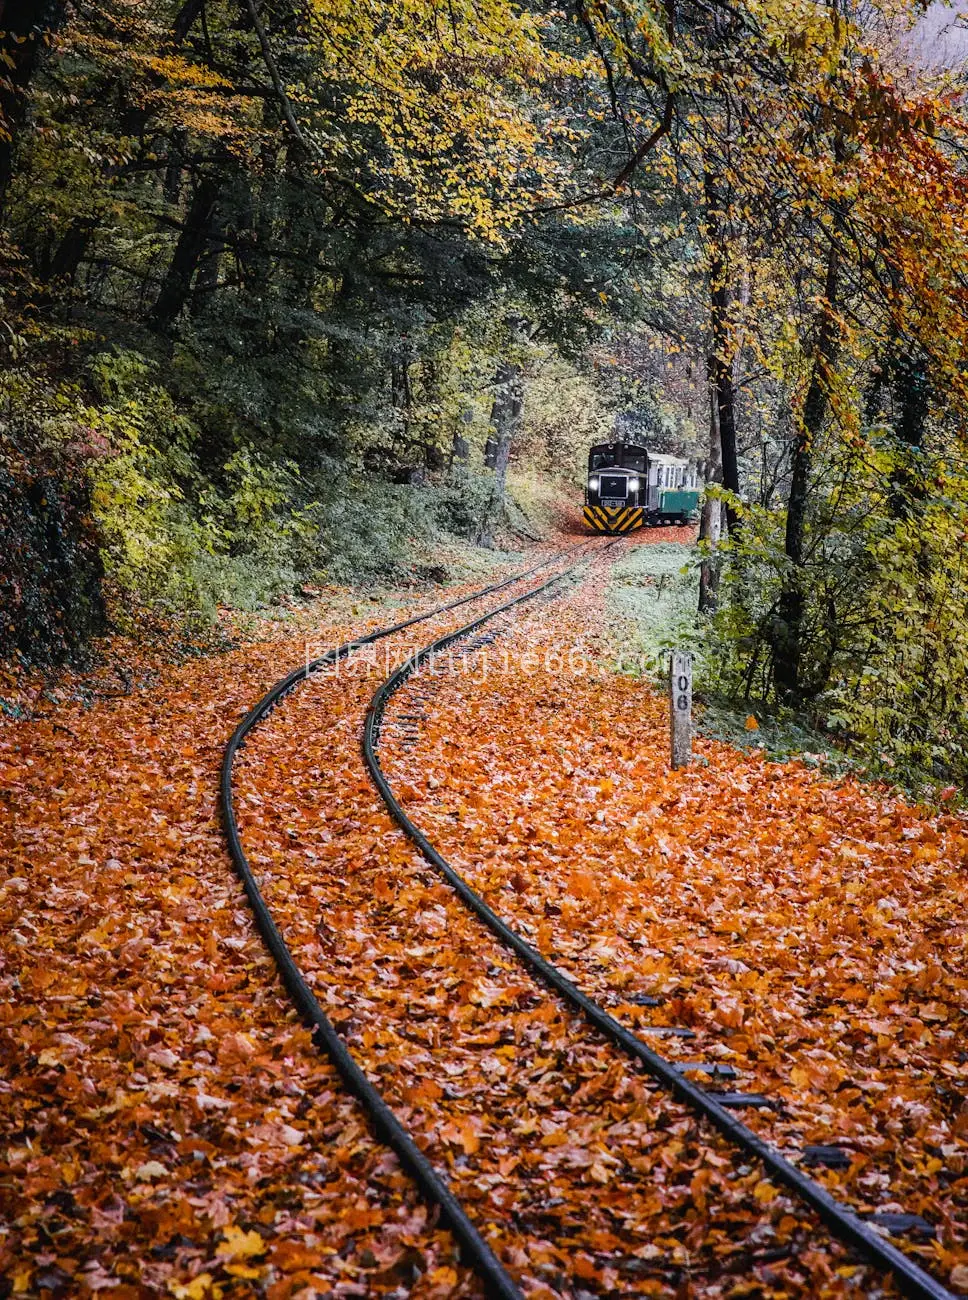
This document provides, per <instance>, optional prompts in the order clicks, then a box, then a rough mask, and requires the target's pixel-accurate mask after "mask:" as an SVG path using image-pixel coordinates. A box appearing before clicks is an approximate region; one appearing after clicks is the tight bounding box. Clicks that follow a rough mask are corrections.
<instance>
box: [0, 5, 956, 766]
mask: <svg viewBox="0 0 968 1300" xmlns="http://www.w3.org/2000/svg"><path fill="white" fill-rule="evenodd" d="M919 12H920V11H919V8H918V6H917V5H916V4H910V5H907V4H905V3H903V2H902V0H890V3H884V4H871V5H867V6H860V7H859V8H856V9H855V7H854V6H853V5H851V4H844V3H842V2H841V0H831V3H828V4H815V3H811V2H809V0H803V2H802V3H795V4H786V3H779V2H777V3H771V2H770V0H765V2H761V0H756V3H752V2H751V3H747V2H746V0H744V2H743V3H742V4H739V5H733V4H719V3H714V4H706V3H700V2H699V0H695V2H694V3H679V0H668V2H667V3H666V4H665V5H664V6H663V5H660V6H655V7H653V6H650V5H649V4H646V3H630V4H626V3H624V0H622V2H621V3H603V4H596V5H592V6H585V5H578V6H577V7H574V8H569V7H562V8H552V9H546V8H544V7H537V6H536V7H533V8H532V7H529V6H527V5H523V6H520V7H515V6H511V5H509V4H506V3H503V0H486V2H483V3H467V4H463V3H452V4H448V5H447V6H440V5H437V4H435V3H432V2H428V3H425V2H424V0H413V2H412V3H407V4H405V5H399V6H398V5H380V4H374V5H371V6H369V7H367V8H365V9H361V8H359V7H357V6H355V5H344V4H342V3H339V2H337V0H301V2H300V3H296V4H279V3H275V2H273V3H265V4H257V3H256V0H245V3H234V2H233V3H222V2H221V0H186V2H185V3H184V4H181V5H177V4H171V3H166V2H162V0H158V2H157V3H156V2H154V0H152V2H151V3H146V4H140V5H136V6H135V5H131V4H127V3H124V2H123V0H116V2H115V0H107V2H106V3H97V4H94V3H90V4H88V3H84V2H83V0H78V2H76V3H66V2H62V0H58V2H54V0H51V2H50V3H42V4H39V5H38V4H36V3H31V2H30V0H5V2H4V6H3V14H2V20H0V22H2V30H0V41H2V45H0V59H2V65H3V76H2V78H0V112H2V121H3V124H4V125H3V127H2V128H0V131H2V134H0V240H2V243H0V292H2V311H3V331H2V338H0V347H2V349H3V365H2V371H0V385H2V394H0V403H2V405H0V410H2V417H0V418H2V424H3V441H2V448H0V455H2V474H3V480H4V492H3V507H2V516H0V529H2V536H3V543H4V544H3V556H4V559H3V561H2V570H0V589H2V593H3V605H4V611H5V614H6V615H7V617H6V618H5V620H4V624H5V626H4V628H3V630H2V633H0V655H2V657H3V659H4V661H5V662H7V663H8V664H12V665H13V671H14V672H15V673H16V671H19V670H18V668H17V665H18V664H19V665H21V667H23V666H25V665H38V664H40V665H44V664H51V663H56V662H58V661H59V660H63V659H64V658H65V657H66V658H69V657H71V656H72V655H75V656H76V654H77V653H78V652H79V651H80V652H82V651H83V650H84V647H85V646H87V645H88V644H89V643H90V642H91V640H92V638H96V637H97V636H99V635H102V634H103V633H104V632H105V631H106V630H110V629H113V630H117V629H121V630H125V629H126V630H128V631H130V632H134V631H135V629H136V627H139V626H141V625H142V623H140V622H139V619H141V620H144V619H146V618H147V619H149V621H150V618H151V617H152V615H158V614H159V613H160V614H161V615H162V616H163V617H164V618H165V619H172V618H174V619H186V618H187V619H189V620H190V619H193V618H194V619H196V620H198V619H201V620H203V621H204V620H205V619H206V618H211V617H212V616H213V614H214V611H216V610H217V609H218V608H220V607H226V606H227V607H236V608H242V609H257V608H260V607H264V606H265V605H266V604H267V603H271V602H272V601H274V600H278V599H279V598H284V597H285V596H286V595H287V594H291V593H292V592H293V591H298V590H299V589H300V588H301V586H302V585H304V584H307V583H308V584H310V585H311V584H313V583H320V582H323V583H326V582H336V583H339V582H347V581H363V582H366V581H379V580H380V579H386V578H388V577H394V576H396V577H400V576H401V575H405V574H411V575H412V574H414V573H419V572H421V571H423V570H426V569H427V568H430V569H433V567H434V566H433V564H432V562H428V561H427V560H426V557H427V556H428V555H432V552H433V548H434V541H435V539H436V538H438V537H440V536H441V535H442V534H443V535H450V536H458V537H465V538H467V539H469V540H470V541H471V542H474V543H482V542H483V543H485V544H493V542H494V540H495V538H496V537H499V535H500V532H501V529H502V527H504V526H505V525H506V523H507V517H508V510H509V509H513V503H512V506H510V507H509V504H508V494H507V491H506V477H507V469H508V464H509V461H510V463H511V465H512V467H515V466H517V467H520V468H521V469H522V470H523V471H524V472H526V473H529V474H531V475H533V476H539V477H544V478H548V477H558V478H560V479H562V480H564V481H566V482H570V483H571V485H572V490H573V492H574V494H575V496H576V499H578V498H579V497H580V492H581V481H582V480H581V474H582V472H583V456H584V454H585V450H586V448H587V446H588V444H589V443H590V442H592V441H594V440H595V439H596V438H598V439H601V438H604V437H610V436H612V432H613V431H614V430H615V429H616V428H618V429H620V430H623V429H624V430H625V435H626V436H629V437H632V436H634V437H636V438H638V440H639V441H643V442H647V443H648V444H649V445H651V446H653V447H655V448H657V449H658V450H660V451H675V452H677V453H679V454H685V455H688V456H691V457H692V458H693V459H694V460H696V461H697V462H698V463H699V464H700V465H701V467H702V469H703V472H704V477H705V479H706V481H707V483H708V484H709V490H708V491H707V493H706V497H705V506H704V509H703V518H702V527H701V534H702V536H701V546H700V549H701V552H702V581H701V594H700V600H699V605H700V610H699V611H698V615H697V617H698V620H699V621H698V622H697V623H696V625H695V627H694V629H693V635H694V637H695V640H696V642H697V645H700V646H701V647H702V648H703V655H704V664H703V673H704V677H705V682H706V689H707V690H708V691H709V692H710V693H712V694H714V695H721V696H725V697H729V698H733V699H738V700H742V701H744V702H746V703H748V704H749V705H750V707H754V706H755V707H758V708H762V709H779V710H792V711H793V712H794V713H795V714H797V715H802V716H806V717H808V718H809V719H810V720H811V722H812V723H813V724H815V725H817V726H818V727H819V728H820V729H821V730H822V731H823V732H824V733H825V734H827V735H829V736H832V737H834V738H835V739H836V740H837V741H838V742H839V743H841V744H843V745H845V746H846V747H847V748H849V749H852V750H854V751H855V752H857V753H860V754H862V755H864V756H866V758H867V759H868V760H870V761H871V762H872V763H873V764H875V765H878V764H880V765H881V766H882V767H883V766H884V765H885V764H886V765H887V767H888V768H893V769H894V770H895V771H896V772H897V773H899V774H902V775H903V774H909V775H910V779H911V780H914V781H919V780H921V781H923V780H927V781H928V782H929V783H930V782H933V783H934V784H935V785H936V786H937V787H938V788H941V787H945V788H947V787H948V786H949V785H952V784H953V785H955V786H961V785H963V782H964V779H965V776H966V774H968V751H966V748H965V736H966V721H968V720H966V716H965V695H964V691H963V689H962V684H963V681H964V670H965V664H966V659H965V656H966V653H968V651H966V648H965V639H964V637H963V635H962V630H963V628H964V626H965V614H966V599H968V587H966V581H968V578H966V573H965V570H964V554H965V538H966V529H968V517H966V514H965V511H966V504H968V477H966V467H965V460H964V436H963V435H964V428H963V416H964V409H965V398H966V392H968V389H966V375H965V367H964V343H965V332H966V324H965V321H966V319H968V315H966V310H965V307H966V301H965V292H966V285H965V278H964V267H965V248H966V243H965V241H966V234H968V214H966V205H965V168H964V149H965V127H966V122H965V111H964V99H963V82H962V79H961V77H960V74H959V73H958V71H957V68H952V67H950V66H941V67H937V66H931V65H930V61H924V60H919V59H918V57H917V55H916V51H915V52H914V53H912V46H911V44H910V42H909V41H908V42H907V43H906V40H905V33H906V32H909V30H910V28H911V27H912V25H913V24H914V23H915V21H916V20H917V18H918V15H919ZM488 438H490V439H491V446H490V456H489V460H490V464H486V463H485V454H484V450H485V442H486V440H487V439H488ZM512 497H513V494H512ZM420 557H424V559H423V561H421V558H420Z"/></svg>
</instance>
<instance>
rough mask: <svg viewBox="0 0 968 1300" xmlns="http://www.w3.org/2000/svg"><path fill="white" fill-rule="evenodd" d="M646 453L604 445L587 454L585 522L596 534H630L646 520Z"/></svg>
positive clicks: (629, 446)
mask: <svg viewBox="0 0 968 1300" xmlns="http://www.w3.org/2000/svg"><path fill="white" fill-rule="evenodd" d="M647 472H648V453H647V452H646V450H645V448H644V447H633V446H631V445H629V444H628V443H621V442H620V443H603V444H601V445H600V446H597V447H592V449H591V451H590V452H589V453H588V479H587V485H586V488H585V522H586V523H587V524H589V525H590V526H591V527H592V528H594V529H595V531H596V532H599V533H630V532H632V531H633V530H634V529H636V528H641V527H642V524H643V522H644V519H645V509H644V507H645V503H646V488H647V482H646V478H647Z"/></svg>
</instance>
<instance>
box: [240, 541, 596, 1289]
mask: <svg viewBox="0 0 968 1300" xmlns="http://www.w3.org/2000/svg"><path fill="white" fill-rule="evenodd" d="M584 548H585V543H579V544H578V545H576V546H574V547H570V548H568V549H567V550H565V551H563V552H562V551H559V552H556V553H555V554H553V555H551V556H549V557H548V558H547V559H545V560H543V561H542V562H541V563H540V564H536V565H533V566H532V567H531V568H530V569H526V570H524V571H523V572H521V573H518V574H515V575H514V576H512V577H510V578H507V579H505V580H504V581H502V582H498V583H493V584H491V585H490V586H489V587H484V588H481V589H480V590H479V591H476V592H473V593H472V594H471V595H469V596H462V597H461V598H460V599H458V600H454V601H451V602H450V603H449V604H446V605H441V606H437V607H435V608H434V609H431V610H428V611H427V612H426V613H423V614H418V615H415V616H414V617H413V618H409V619H405V620H404V621H403V622H400V623H395V624H393V625H392V626H391V627H385V628H380V629H377V630H376V631H374V632H370V633H367V634H366V635H365V636H362V637H358V638H357V639H356V640H354V641H347V642H346V643H345V644H343V645H341V646H337V647H335V648H334V649H332V650H329V651H327V653H326V654H324V655H321V656H319V657H318V658H316V659H314V660H312V661H311V662H309V663H306V664H303V665H301V666H300V667H299V668H296V669H294V670H293V671H292V672H291V673H289V674H288V675H287V676H285V677H283V678H281V679H280V681H278V682H277V683H276V684H275V686H273V687H272V689H271V690H270V691H268V692H267V693H266V694H265V695H264V696H263V697H262V699H261V700H260V701H259V702H258V704H256V705H255V707H254V708H253V709H251V710H250V711H249V713H247V714H246V716H245V717H244V718H243V719H242V721H241V722H240V723H239V725H238V726H237V727H236V729H235V731H234V732H233V733H232V736H231V739H230V740H229V742H228V744H227V745H226V747H225V751H224V754H223V757H222V768H221V776H220V783H219V804H220V809H221V814H222V821H223V825H224V829H225V835H226V840H227V842H228V849H229V854H230V856H231V858H232V863H233V866H234V867H235V870H236V874H237V875H238V876H239V879H240V880H241V882H242V886H243V889H244V890H245V894H246V898H247V899H248V902H249V906H250V908H251V909H252V913H253V916H254V919H255V924H256V928H257V929H258V931H259V934H260V936H261V938H262V940H263V942H264V944H265V946H266V948H267V949H268V951H269V953H270V955H271V956H272V958H273V960H274V962H275V963H276V967H277V969H278V971H279V975H280V977H281V979H282V982H283V985H284V987H285V989H286V991H287V993H288V994H289V997H290V999H291V1001H292V1003H293V1005H294V1006H295V1007H296V1009H297V1011H298V1012H299V1014H300V1015H301V1016H302V1018H303V1020H304V1021H306V1023H307V1024H309V1025H310V1026H311V1027H312V1038H313V1042H314V1044H315V1045H316V1047H317V1048H318V1049H319V1050H321V1051H322V1052H324V1053H325V1054H326V1056H327V1057H328V1058H329V1060H330V1061H331V1063H332V1064H333V1066H334V1067H335V1068H336V1070H337V1072H338V1074H339V1076H340V1078H341V1079H342V1081H343V1083H344V1084H345V1086H346V1088H347V1090H348V1091H349V1092H350V1093H351V1094H352V1095H353V1096H354V1097H355V1098H356V1099H357V1101H359V1102H360V1103H361V1105H362V1106H363V1107H364V1109H365V1110H366V1112H367V1113H368V1114H369V1117H370V1121H371V1123H372V1126H373V1131H374V1133H375V1134H376V1136H377V1137H378V1138H379V1139H380V1141H382V1142H384V1143H385V1144H386V1145H387V1146H388V1147H390V1149H391V1150H392V1151H393V1152H394V1153H395V1155H396V1156H397V1158H398V1159H399V1160H400V1163H401V1165H402V1166H403V1168H404V1169H405V1170H406V1171H407V1172H408V1173H409V1174H410V1175H411V1177H412V1178H413V1180H414V1182H415V1183H416V1184H417V1186H418V1188H419V1189H420V1191H421V1193H422V1195H423V1196H424V1198H425V1199H426V1200H427V1201H429V1202H430V1203H431V1204H435V1205H437V1206H438V1207H439V1209H440V1214H441V1219H442V1221H443V1222H444V1223H445V1225H446V1226H447V1227H448V1228H449V1229H450V1231H451V1232H452V1233H453V1235H454V1237H455V1238H456V1240H457V1241H458V1243H459V1244H460V1246H461V1247H462V1249H463V1250H464V1251H465V1252H466V1255H467V1257H468V1259H469V1261H470V1262H471V1267H472V1268H473V1270H474V1272H475V1273H476V1274H477V1276H478V1277H479V1278H480V1280H481V1282H482V1283H483V1284H484V1287H485V1290H486V1292H487V1294H488V1295H489V1296H493V1297H495V1298H496V1300H524V1296H523V1293H522V1292H521V1291H520V1290H519V1288H518V1287H517V1285H516V1284H515V1283H514V1281H513V1280H512V1279H511V1277H510V1276H509V1275H508V1273H507V1272H506V1271H505V1269H504V1267H503V1265H502V1264H501V1262H500V1261H499V1260H498V1258H497V1256H496V1255H495V1254H494V1252H493V1251H492V1249H491V1247H490V1246H489V1245H488V1244H487V1242H486V1241H485V1240H484V1238H483V1237H482V1236H481V1234H480V1233H479V1231H478V1230H477V1228H476V1227H475V1226H474V1224H473V1222H472V1221H471V1219H470V1218H469V1217H468V1215H467V1213H466V1212H465V1210H464V1208H463V1206H462V1205H461V1204H460V1202H459V1200H458V1199H457V1198H456V1196H455V1195H454V1193H453V1192H452V1191H451V1190H450V1188H449V1187H448V1185H447V1183H446V1182H445V1181H444V1179H443V1178H442V1177H441V1175H440V1174H438V1172H437V1171H436V1169H435V1168H434V1166H433V1165H432V1164H431V1162H430V1161H429V1160H428V1158H427V1157H426V1156H425V1155H424V1153H423V1152H422V1151H421V1150H420V1148H419V1147H418V1146H417V1145H416V1143H415V1142H414V1140H413V1138H412V1137H411V1136H410V1134H409V1133H408V1131H407V1130H406V1129H405V1128H404V1126H403V1125H402V1124H401V1123H400V1121H399V1120H398V1119H397V1117H396V1115H395V1114H394V1112H393V1111H392V1110H391V1108H390V1107H389V1106H388V1105H387V1103H386V1102H385V1101H384V1100H383V1098H382V1096H381V1095H380V1093H379V1091H378V1090H377V1089H376V1088H375V1087H374V1086H373V1084H371V1083H370V1081H369V1079H368V1078H367V1076H366V1074H365V1073H364V1071H363V1070H362V1068H361V1067H360V1066H359V1065H358V1064H357V1062H356V1060H355V1059H354V1057H353V1055H352V1053H351V1052H350V1051H349V1049H348V1048H347V1046H346V1044H345V1042H344V1041H343V1039H342V1038H341V1036H340V1035H339V1034H338V1033H337V1031H336V1029H335V1028H334V1027H333V1025H332V1023H331V1022H330V1020H329V1018H328V1017H327V1015H326V1013H325V1012H324V1011H323V1008H322V1007H321V1006H320V1004H319V1002H318V1000H317V998H316V996H315V994H314V993H313V991H312V989H311V988H310V986H309V984H308V983H307V981H306V978H305V976H304V975H303V973H302V971H301V970H300V968H299V965H298V964H297V962H296V960H295V958H294V957H293V955H292V953H291V951H290V949H289V946H288V945H287V943H286V941H285V939H284V938H283V936H282V933H281V931H280V930H279V927H278V926H277V924H276V922H275V918H274V917H273V915H272V912H271V911H270V909H269V907H268V905H267V903H266V901H265V898H264V897H263V895H262V890H261V889H260V887H259V882H258V880H257V879H256V876H255V873H254V872H253V870H252V867H251V865H250V863H249V860H248V858H247V856H246V853H245V850H244V848H243V847H242V840H241V836H240V834H239V826H238V821H237V818H236V815H235V801H234V798H233V790H232V777H233V769H234V764H235V759H236V756H237V755H238V752H239V750H240V749H242V748H243V746H244V744H245V741H246V738H247V736H248V735H249V734H250V732H252V731H253V730H254V728H255V727H257V726H258V725H259V723H261V722H263V721H264V720H265V719H266V718H267V717H268V716H269V714H270V713H271V712H272V710H273V709H274V708H275V707H276V705H278V704H279V703H280V701H281V700H282V699H284V698H285V696H286V695H288V694H289V693H290V692H291V691H292V690H293V689H294V688H295V687H296V686H297V685H298V684H299V683H300V682H301V681H304V680H306V679H307V678H308V677H309V676H311V674H312V673H313V672H316V671H318V670H319V669H320V668H322V667H326V666H329V665H331V664H334V663H337V662H338V661H339V660H341V659H344V658H346V657H347V656H348V655H350V654H352V653H353V652H354V651H355V650H358V649H360V648H361V647H363V646H366V645H372V644H373V643H374V642H375V641H379V640H382V639H383V638H385V637H388V636H392V635H393V634H394V633H397V632H402V631H404V630H405V629H406V628H409V627H413V626H414V625H415V624H418V623H423V622H426V621H427V620H428V619H431V618H435V617H437V616H439V615H441V614H446V613H448V612H450V611H451V610H454V609H457V608H459V607H460V606H462V605H466V604H469V603H470V602H472V601H476V600H482V599H484V598H486V597H487V596H490V595H494V594H495V593H496V592H498V591H502V590H504V589H505V588H507V587H509V586H511V585H512V584H514V583H517V582H523V581H524V580H525V579H527V578H529V577H531V576H532V575H533V574H535V573H538V572H539V571H540V570H541V569H544V568H547V566H548V565H549V564H551V563H553V562H554V561H555V560H563V559H566V558H567V557H568V556H570V555H573V554H574V552H575V551H577V550H582V549H584ZM573 570H574V566H571V567H569V568H566V569H565V570H563V571H562V572H561V573H559V574H556V575H555V576H554V577H552V578H550V579H548V580H547V581H546V582H543V583H541V584H540V585H539V586H538V587H535V588H533V589H529V590H528V591H527V592H525V593H524V594H523V595H522V596H518V597H516V598H515V599H514V600H513V601H512V602H510V604H520V603H522V602H524V601H526V600H531V599H534V598H535V597H536V596H538V595H540V594H541V592H543V591H546V590H548V588H549V587H551V586H552V585H553V584H554V583H556V582H560V581H561V580H562V579H563V578H564V577H566V576H567V575H568V574H569V573H571V572H573ZM507 607H508V605H504V606H502V607H501V608H502V609H504V608H507Z"/></svg>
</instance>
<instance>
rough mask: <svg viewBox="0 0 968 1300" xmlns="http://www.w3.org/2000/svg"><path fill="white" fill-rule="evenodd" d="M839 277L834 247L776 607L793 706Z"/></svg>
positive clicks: (776, 666)
mask: <svg viewBox="0 0 968 1300" xmlns="http://www.w3.org/2000/svg"><path fill="white" fill-rule="evenodd" d="M839 273H840V265H839V259H838V255H837V251H836V249H834V248H832V249H831V250H830V254H829V256H828V259H827V278H826V284H825V286H824V295H825V304H824V307H823V309H822V310H823V316H822V318H821V320H820V324H819V329H818V332H817V342H816V346H815V348H814V355H813V366H812V369H811V374H810V385H809V387H808V389H807V396H806V400H805V401H804V404H803V415H802V417H801V419H800V423H799V427H798V429H797V433H796V437H795V439H794V443H793V460H792V467H791V469H792V472H791V477H790V500H789V503H788V505H787V520H786V537H785V540H784V552H785V554H786V558H787V560H788V562H789V568H788V576H787V579H786V581H785V583H784V587H783V590H782V591H781V593H780V599H779V602H778V607H777V614H778V626H777V628H776V629H775V633H774V645H773V672H774V679H775V682H776V688H777V691H778V693H779V695H780V697H781V699H784V700H786V701H788V702H790V703H793V704H796V703H798V702H799V701H800V700H801V699H802V697H803V680H802V672H801V660H802V657H803V616H804V612H805V605H806V593H805V590H804V573H803V559H804V541H805V538H806V525H807V498H808V494H809V489H810V471H811V468H812V464H813V450H814V444H815V442H816V440H817V438H819V436H820V434H821V432H822V431H823V425H824V421H825V420H826V418H827V411H828V409H829V405H830V401H829V390H828V385H829V380H830V370H831V367H832V365H833V363H834V361H835V359H836V353H837V329H836V325H835V322H834V319H833V308H834V304H835V303H836V300H837V288H838V280H839Z"/></svg>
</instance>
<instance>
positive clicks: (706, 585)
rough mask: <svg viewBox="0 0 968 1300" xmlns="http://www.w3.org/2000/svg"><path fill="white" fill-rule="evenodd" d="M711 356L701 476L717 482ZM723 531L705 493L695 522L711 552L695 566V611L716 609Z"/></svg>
mask: <svg viewBox="0 0 968 1300" xmlns="http://www.w3.org/2000/svg"><path fill="white" fill-rule="evenodd" d="M712 368H713V367H712V358H710V360H709V371H710V374H709V379H710V384H709V456H708V458H707V460H706V466H705V479H706V482H707V483H711V484H720V483H722V481H723V461H722V444H721V442H720V437H719V405H718V402H717V400H716V398H717V393H716V388H715V384H714V382H713V375H712ZM722 531H723V503H722V501H719V500H714V499H712V498H710V497H709V496H708V495H707V496H706V499H705V500H704V501H703V506H702V516H701V518H700V521H699V540H700V541H701V542H708V543H709V547H710V552H711V554H709V555H705V556H703V559H702V562H701V564H700V566H699V612H700V614H708V613H711V612H712V610H714V609H715V608H716V603H717V600H718V596H719V565H718V563H717V560H716V556H715V550H716V547H717V546H718V545H719V539H720V537H721V535H722Z"/></svg>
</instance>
